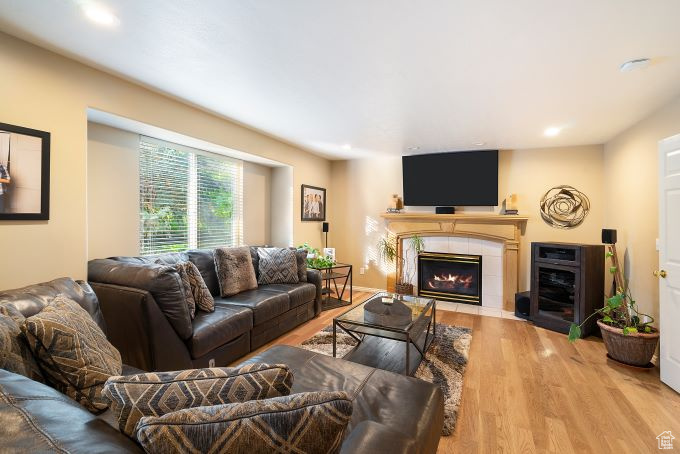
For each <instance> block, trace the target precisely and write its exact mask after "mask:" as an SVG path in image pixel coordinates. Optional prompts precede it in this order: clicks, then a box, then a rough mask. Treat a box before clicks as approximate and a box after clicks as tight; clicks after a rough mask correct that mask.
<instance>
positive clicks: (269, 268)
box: [257, 247, 299, 284]
mask: <svg viewBox="0 0 680 454" xmlns="http://www.w3.org/2000/svg"><path fill="white" fill-rule="evenodd" d="M257 255H258V256H259V264H260V277H259V278H258V280H257V283H258V284H297V283H298V282H299V278H298V268H297V258H296V257H295V251H294V250H291V249H288V248H277V247H261V248H259V249H258V250H257Z"/></svg>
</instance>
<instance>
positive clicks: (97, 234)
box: [87, 122, 271, 259]
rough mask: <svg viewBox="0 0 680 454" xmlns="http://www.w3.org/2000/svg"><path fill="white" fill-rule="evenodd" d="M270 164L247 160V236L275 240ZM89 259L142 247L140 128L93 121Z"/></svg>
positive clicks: (261, 241)
mask: <svg viewBox="0 0 680 454" xmlns="http://www.w3.org/2000/svg"><path fill="white" fill-rule="evenodd" d="M270 196H271V168H269V167H266V166H263V165H260V164H255V163H252V162H248V161H244V163H243V239H244V241H245V243H246V244H267V243H269V242H270V211H271V205H270ZM87 225H88V228H87V234H88V240H87V249H88V251H87V252H88V259H93V258H101V257H110V256H113V255H137V254H138V253H139V134H136V133H134V132H130V131H123V130H121V129H117V128H112V127H110V126H105V125H101V124H98V123H93V122H89V123H88V127H87Z"/></svg>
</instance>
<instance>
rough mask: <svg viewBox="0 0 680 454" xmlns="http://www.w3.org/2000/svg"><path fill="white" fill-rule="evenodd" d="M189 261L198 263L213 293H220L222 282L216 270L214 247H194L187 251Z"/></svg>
mask: <svg viewBox="0 0 680 454" xmlns="http://www.w3.org/2000/svg"><path fill="white" fill-rule="evenodd" d="M187 255H188V256H189V261H190V262H191V263H193V264H194V265H196V268H198V271H199V272H200V273H201V277H203V282H205V285H206V287H208V290H210V294H211V295H213V296H214V295H219V294H220V284H219V282H218V280H217V272H216V271H215V255H214V253H213V250H212V249H194V250H191V251H187Z"/></svg>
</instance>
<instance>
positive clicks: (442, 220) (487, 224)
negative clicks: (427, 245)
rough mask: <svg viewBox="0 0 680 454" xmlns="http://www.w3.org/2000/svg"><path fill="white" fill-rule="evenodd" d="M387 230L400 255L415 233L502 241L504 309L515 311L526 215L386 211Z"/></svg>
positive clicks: (393, 276)
mask: <svg viewBox="0 0 680 454" xmlns="http://www.w3.org/2000/svg"><path fill="white" fill-rule="evenodd" d="M380 216H381V217H382V218H383V219H385V222H386V224H387V230H388V231H389V232H390V233H391V234H392V235H395V236H396V238H397V250H398V254H399V255H401V253H402V248H403V240H404V239H406V238H409V237H412V236H413V235H416V234H417V235H420V236H463V237H469V238H481V239H487V240H492V241H499V242H502V243H503V309H505V310H514V308H515V299H514V298H515V293H517V291H518V289H519V273H518V270H519V248H520V239H521V236H522V235H523V234H524V230H525V228H526V222H527V221H528V220H529V218H528V217H526V216H517V215H502V214H477V213H469V214H468V213H464V214H463V213H461V214H435V213H420V212H404V213H383V214H381V215H380ZM401 273H402V269H401V264H397V269H396V271H395V272H394V273H390V274H389V275H388V276H387V288H388V289H393V288H394V284H395V282H396V280H397V276H401Z"/></svg>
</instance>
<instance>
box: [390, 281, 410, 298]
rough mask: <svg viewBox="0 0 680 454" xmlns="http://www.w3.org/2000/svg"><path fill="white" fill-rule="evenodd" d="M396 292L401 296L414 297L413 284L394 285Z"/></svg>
mask: <svg viewBox="0 0 680 454" xmlns="http://www.w3.org/2000/svg"><path fill="white" fill-rule="evenodd" d="M394 292H395V293H397V294H399V295H413V284H406V283H397V284H394Z"/></svg>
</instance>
